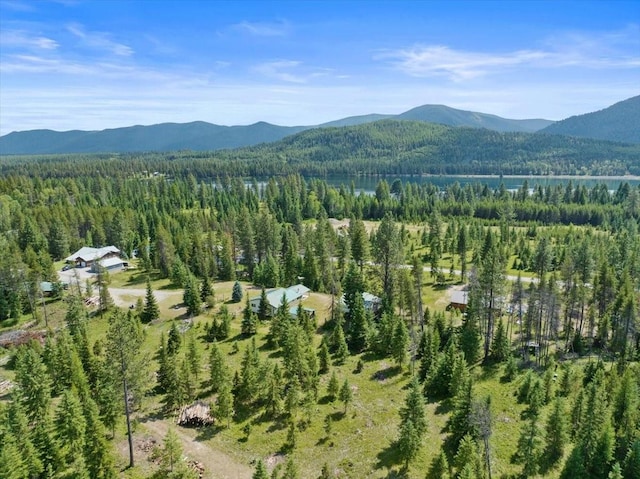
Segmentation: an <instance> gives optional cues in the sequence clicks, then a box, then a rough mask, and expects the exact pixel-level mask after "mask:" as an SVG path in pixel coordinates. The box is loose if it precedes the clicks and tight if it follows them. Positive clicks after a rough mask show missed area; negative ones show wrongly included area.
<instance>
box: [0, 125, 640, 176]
mask: <svg viewBox="0 0 640 479" xmlns="http://www.w3.org/2000/svg"><path fill="white" fill-rule="evenodd" d="M87 158H90V159H91V160H92V161H90V162H86V161H85V159H87ZM639 159H640V146H638V145H625V144H618V143H612V142H606V141H600V140H590V139H580V138H570V137H564V136H559V135H543V134H528V133H499V132H495V131H490V130H483V129H475V128H454V127H447V126H444V125H437V124H430V123H422V122H411V121H397V120H383V121H378V122H374V123H367V124H363V125H357V126H350V127H343V128H321V129H314V130H309V131H304V132H302V133H299V134H296V135H292V136H290V137H287V138H285V139H283V140H281V141H278V142H275V143H265V144H262V145H258V146H254V147H249V148H240V149H235V150H225V151H216V152H192V151H179V152H171V153H144V154H137V153H132V154H114V155H108V154H102V155H93V156H87V155H57V156H56V155H48V156H42V157H11V156H5V157H2V160H1V161H0V174H3V175H9V174H25V173H26V172H27V171H39V173H38V174H39V175H40V176H41V177H50V176H54V177H67V176H74V175H76V174H102V175H109V176H121V175H130V174H134V173H140V172H142V171H145V170H146V171H150V172H153V171H158V172H160V173H163V174H166V175H170V176H186V175H187V174H193V175H194V176H195V177H196V178H197V179H198V180H200V179H204V178H212V177H215V176H216V175H229V176H245V177H268V176H272V175H279V176H282V175H288V174H294V173H299V174H302V175H304V176H306V177H326V176H329V175H356V174H358V175H381V174H383V175H420V174H425V173H428V174H504V175H514V174H520V175H522V174H524V175H554V174H555V175H559V174H568V175H585V174H591V175H625V174H635V175H639V174H640V162H639ZM69 160H71V161H70V162H69ZM34 163H35V165H34Z"/></svg>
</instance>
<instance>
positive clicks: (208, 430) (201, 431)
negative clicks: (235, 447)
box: [194, 424, 227, 442]
mask: <svg viewBox="0 0 640 479" xmlns="http://www.w3.org/2000/svg"><path fill="white" fill-rule="evenodd" d="M226 428H227V425H226V424H215V425H213V426H203V427H200V428H198V434H197V435H196V437H195V438H194V440H195V441H197V442H204V441H208V440H210V439H213V438H214V437H215V436H217V435H218V433H220V431H222V430H224V429H226Z"/></svg>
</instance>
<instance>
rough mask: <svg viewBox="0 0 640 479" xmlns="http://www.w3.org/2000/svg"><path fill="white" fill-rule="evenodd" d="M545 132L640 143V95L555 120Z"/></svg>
mask: <svg viewBox="0 0 640 479" xmlns="http://www.w3.org/2000/svg"><path fill="white" fill-rule="evenodd" d="M541 133H552V134H557V135H568V136H577V137H582V138H596V139H599V140H610V141H620V142H625V143H640V96H635V97H633V98H629V99H627V100H624V101H621V102H618V103H616V104H615V105H611V106H610V107H608V108H605V109H604V110H600V111H596V112H593V113H586V114H584V115H578V116H572V117H570V118H567V119H565V120H562V121H559V122H556V123H553V124H551V125H549V126H547V127H546V128H544V129H542V130H541Z"/></svg>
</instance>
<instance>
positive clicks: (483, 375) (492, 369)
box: [478, 361, 501, 381]
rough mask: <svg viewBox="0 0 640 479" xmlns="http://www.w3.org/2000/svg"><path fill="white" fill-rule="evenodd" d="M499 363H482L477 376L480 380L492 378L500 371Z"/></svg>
mask: <svg viewBox="0 0 640 479" xmlns="http://www.w3.org/2000/svg"><path fill="white" fill-rule="evenodd" d="M500 369H501V367H500V363H496V362H493V361H491V362H488V363H486V364H483V365H482V367H481V369H480V371H481V372H480V377H479V378H478V379H479V380H480V381H486V380H489V379H494V378H495V377H496V376H497V375H498V374H499V373H500Z"/></svg>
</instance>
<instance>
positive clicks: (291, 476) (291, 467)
mask: <svg viewBox="0 0 640 479" xmlns="http://www.w3.org/2000/svg"><path fill="white" fill-rule="evenodd" d="M282 479H300V472H298V466H297V465H296V463H295V462H293V459H291V458H289V459H288V460H287V464H286V466H285V467H284V474H283V475H282Z"/></svg>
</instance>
